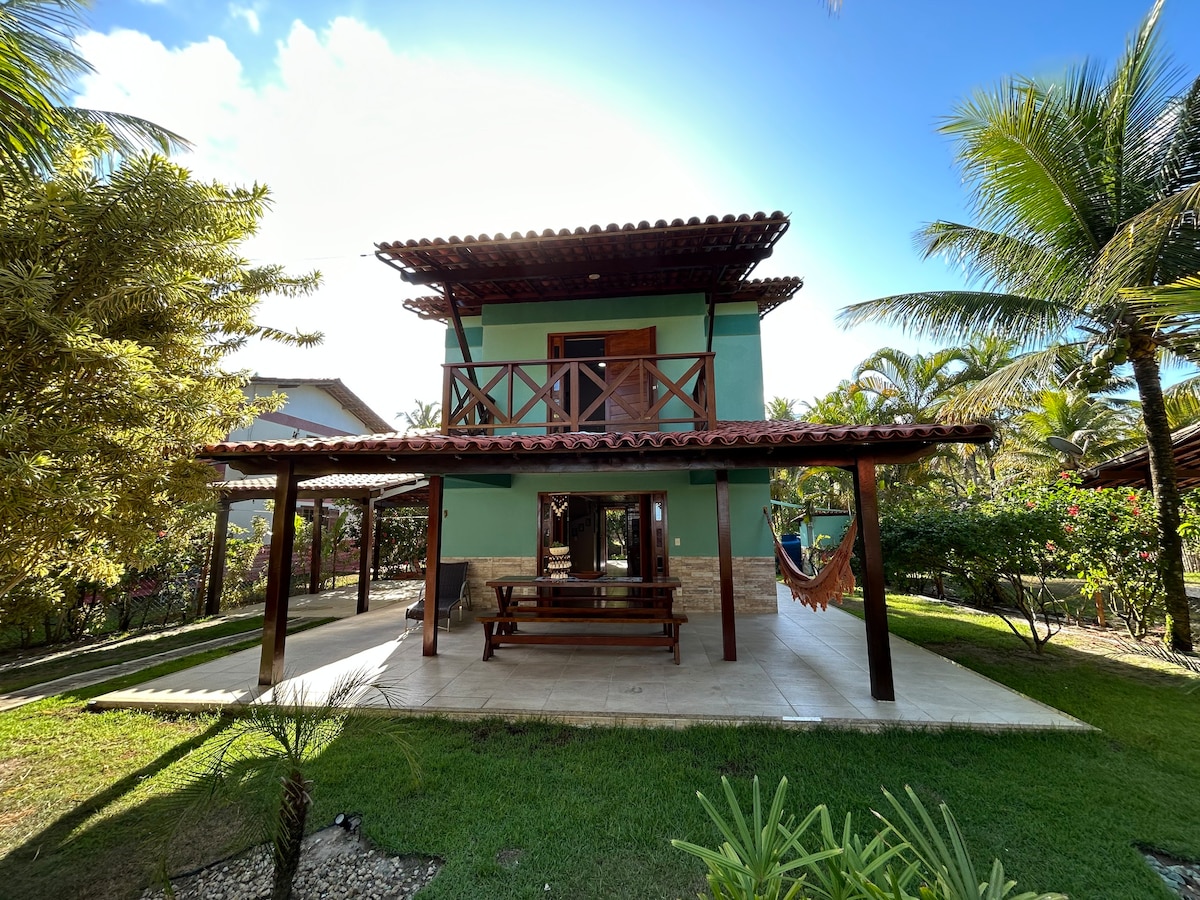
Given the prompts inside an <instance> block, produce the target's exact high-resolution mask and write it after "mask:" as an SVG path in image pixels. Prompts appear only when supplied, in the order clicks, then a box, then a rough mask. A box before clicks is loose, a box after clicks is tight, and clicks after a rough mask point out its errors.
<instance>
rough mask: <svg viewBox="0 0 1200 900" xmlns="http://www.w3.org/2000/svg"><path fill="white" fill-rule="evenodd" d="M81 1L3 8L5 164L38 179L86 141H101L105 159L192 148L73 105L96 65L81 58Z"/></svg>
mask: <svg viewBox="0 0 1200 900" xmlns="http://www.w3.org/2000/svg"><path fill="white" fill-rule="evenodd" d="M84 6H85V4H84V3H83V2H80V0H5V2H4V3H0V96H2V97H3V102H2V103H0V165H3V167H4V168H5V170H11V171H10V172H9V174H10V175H11V174H20V175H22V176H24V177H33V176H36V175H39V174H46V173H48V172H51V171H53V169H54V165H55V157H56V156H57V155H58V154H60V153H61V152H62V151H63V150H64V149H65V148H66V147H67V146H69V145H70V144H71V142H72V141H74V140H75V139H76V138H78V137H79V136H80V135H81V134H89V135H91V136H92V137H93V138H97V137H100V136H102V139H103V141H104V150H105V151H108V152H106V153H103V154H95V155H93V156H92V157H91V159H92V161H94V162H103V161H105V160H108V159H110V158H111V155H110V154H111V153H112V152H116V153H120V154H131V153H133V152H136V151H137V150H140V149H143V148H147V147H157V148H158V149H160V150H161V151H163V152H164V153H165V152H168V151H169V150H171V149H172V148H176V147H185V146H187V142H186V141H185V140H184V139H183V138H181V137H179V135H177V134H174V133H172V132H170V131H167V130H166V129H165V128H162V127H160V126H158V125H155V124H154V123H152V122H147V121H146V120H145V119H140V118H138V117H137V116H130V115H124V114H121V113H111V112H103V111H100V110H92V109H80V108H78V107H73V106H71V105H69V104H68V103H67V99H68V98H69V97H70V94H71V87H72V83H73V81H74V80H75V78H77V77H78V76H80V75H83V74H85V73H87V72H90V71H91V66H90V65H88V63H87V61H86V60H85V59H83V58H82V57H81V56H79V54H77V53H76V52H75V47H74V35H75V32H76V30H77V29H78V27H79V24H80V15H81V13H82V11H83V9H84Z"/></svg>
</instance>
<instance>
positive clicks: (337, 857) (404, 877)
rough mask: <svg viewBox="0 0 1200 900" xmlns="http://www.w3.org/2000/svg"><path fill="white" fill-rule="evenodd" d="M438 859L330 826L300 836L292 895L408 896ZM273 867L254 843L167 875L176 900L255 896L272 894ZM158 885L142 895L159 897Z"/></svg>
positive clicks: (147, 899)
mask: <svg viewBox="0 0 1200 900" xmlns="http://www.w3.org/2000/svg"><path fill="white" fill-rule="evenodd" d="M440 868H441V861H440V860H437V859H429V858H428V857H418V856H392V855H391V854H389V853H384V852H383V851H381V850H378V849H375V848H373V847H372V846H371V845H370V843H369V842H368V841H367V840H366V839H365V838H363V837H361V836H359V835H358V834H356V833H353V832H349V831H346V830H345V829H343V828H337V827H333V826H331V827H329V828H323V829H322V830H320V831H318V832H315V833H313V834H310V835H309V836H308V837H306V838H305V839H304V850H303V852H302V854H301V856H300V869H299V871H298V872H297V873H296V878H295V880H294V881H293V882H292V887H293V890H292V897H293V900H324V898H333V897H338V898H342V897H357V898H363V900H408V898H410V897H412V896H413V895H414V894H416V893H417V891H419V890H420V889H421V888H423V887H424V886H425V885H427V884H428V883H429V882H430V881H431V880H432V879H433V877H434V876H435V875H436V874H437V873H438V870H439V869H440ZM273 871H274V867H273V865H272V863H271V853H270V848H268V847H266V846H262V847H256V848H255V849H253V850H250V851H248V852H247V853H245V854H243V855H242V856H238V857H235V858H233V859H228V860H225V861H223V862H219V863H216V864H214V865H211V866H209V867H208V868H206V869H201V870H200V871H198V872H194V873H191V874H188V875H183V876H179V877H176V878H172V879H171V888H172V890H173V891H174V896H175V897H176V898H177V900H260V898H269V897H270V896H271V877H272V873H273ZM165 897H166V894H165V893H164V892H163V891H162V890H161V889H156V890H148V891H146V892H144V893H143V894H142V900H163V898H165Z"/></svg>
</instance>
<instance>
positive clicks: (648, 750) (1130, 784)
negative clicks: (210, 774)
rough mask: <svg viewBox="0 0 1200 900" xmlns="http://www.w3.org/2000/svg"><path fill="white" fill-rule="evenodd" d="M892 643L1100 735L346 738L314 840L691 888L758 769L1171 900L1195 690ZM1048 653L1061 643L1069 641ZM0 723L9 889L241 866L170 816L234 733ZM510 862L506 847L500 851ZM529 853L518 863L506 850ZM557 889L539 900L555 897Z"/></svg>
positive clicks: (958, 618)
mask: <svg viewBox="0 0 1200 900" xmlns="http://www.w3.org/2000/svg"><path fill="white" fill-rule="evenodd" d="M889 603H890V604H891V608H892V624H893V631H894V632H895V633H896V634H898V635H900V636H902V637H906V638H908V639H910V640H916V641H918V642H920V643H928V644H931V645H935V646H937V647H938V649H940V650H941V651H942V652H945V653H946V654H947V655H950V656H951V657H953V658H955V659H956V660H958V661H959V662H961V663H963V664H964V665H968V666H970V667H972V668H975V669H977V670H979V671H981V672H983V673H984V674H986V675H989V676H990V677H993V678H996V679H997V680H1000V681H1002V682H1004V683H1006V684H1009V685H1011V686H1013V687H1015V688H1016V689H1018V690H1021V691H1024V692H1026V693H1028V694H1030V695H1031V696H1033V697H1035V698H1037V699H1040V700H1042V701H1044V702H1047V703H1050V704H1052V705H1054V706H1057V707H1058V708H1060V709H1063V710H1065V711H1067V712H1069V713H1071V714H1072V715H1075V716H1077V717H1079V718H1082V719H1084V720H1086V721H1089V722H1091V723H1093V724H1095V725H1096V726H1098V727H1099V728H1100V729H1101V731H1098V732H1094V733H1090V734H1059V733H1047V732H1042V733H1005V734H985V733H979V732H969V731H957V730H955V731H941V732H934V731H917V732H910V731H898V730H886V731H883V732H880V733H875V734H862V733H852V732H838V731H832V730H828V729H817V730H814V731H805V732H796V731H786V730H782V729H777V728H770V727H744V728H727V727H710V726H700V727H694V728H690V729H687V730H684V731H668V730H660V731H653V730H641V729H623V728H614V729H607V728H596V729H577V728H571V727H567V726H561V725H556V724H552V723H538V722H533V723H518V724H509V723H504V722H501V721H484V722H472V723H459V722H452V721H448V720H444V719H427V718H413V719H409V720H406V721H405V723H404V731H405V734H406V736H407V739H408V740H409V741H410V742H411V743H412V744H413V746H414V747H415V749H416V751H417V753H418V756H419V759H420V763H421V766H422V770H423V775H422V780H421V781H420V782H419V783H417V784H414V783H412V782H411V781H410V779H409V778H408V777H407V770H406V767H405V766H404V765H403V764H402V763H401V761H400V760H399V759H398V757H397V753H396V751H395V749H394V748H390V747H389V746H388V743H387V742H380V741H378V740H377V739H375V740H372V739H368V738H360V737H352V736H346V737H343V738H342V739H341V740H339V741H338V742H337V743H336V744H334V745H333V746H332V747H331V748H329V749H328V750H327V751H326V753H325V754H324V755H323V756H322V757H321V758H320V759H319V760H318V761H317V763H316V766H315V768H314V770H313V777H314V779H315V788H314V800H315V809H314V811H313V815H312V817H311V821H312V822H313V823H314V825H319V824H322V823H324V822H328V821H330V820H331V819H332V818H333V816H334V815H335V814H336V813H337V812H340V811H343V810H352V811H356V812H361V813H363V815H364V826H363V827H364V830H365V832H366V833H367V835H368V836H369V837H370V838H371V839H372V840H374V841H376V842H377V843H379V844H380V845H382V846H383V847H384V848H386V849H388V850H391V851H394V852H404V853H419V854H427V855H430V856H436V857H440V858H442V859H443V860H444V861H445V866H444V868H443V870H442V871H441V873H440V874H439V875H438V877H437V878H436V879H435V880H434V882H433V883H432V884H431V885H430V886H429V887H428V888H427V889H426V890H425V891H424V892H423V893H422V894H421V897H422V900H444V898H459V897H489V898H508V897H513V898H516V897H530V896H560V897H562V896H566V897H572V898H576V897H578V898H592V897H620V898H626V897H664V898H679V897H692V896H695V894H696V892H697V891H699V890H701V889H702V888H703V881H702V876H703V864H702V863H700V862H699V861H698V860H696V859H694V858H692V857H690V856H688V855H686V854H684V853H682V852H680V851H677V850H674V849H672V848H671V847H670V845H669V843H668V841H669V840H670V839H671V838H682V839H685V840H691V841H694V842H697V843H707V844H714V843H715V842H716V839H717V836H716V831H715V829H714V828H713V826H712V825H711V823H709V822H708V820H707V818H706V817H705V816H704V813H703V811H702V810H701V808H700V805H699V803H698V802H697V801H696V798H695V791H697V790H700V791H703V792H704V793H705V794H707V795H708V796H710V797H711V796H717V795H719V792H720V786H719V784H720V777H721V776H722V775H728V776H730V778H731V779H733V781H734V783H735V784H736V785H737V786H738V788H739V790H740V791H741V793H742V794H743V796H746V795H748V789H749V782H750V779H751V777H752V776H753V775H755V774H757V775H759V776H760V777H761V778H762V780H763V782H764V783H765V784H766V785H768V786H770V787H771V788H773V786H774V784H775V783H776V782H777V780H778V779H779V777H780V776H782V775H787V776H788V778H789V781H790V782H791V784H792V790H791V791H790V792H789V804H790V805H791V806H792V807H793V808H794V809H795V811H797V812H802V811H807V809H808V808H809V807H811V806H812V805H815V804H817V803H827V804H829V806H830V807H831V809H832V811H833V813H834V815H835V816H841V815H843V814H844V813H845V812H847V811H853V813H854V815H855V819H856V821H857V822H858V823H859V825H860V827H861V828H862V829H864V830H866V829H869V828H871V819H870V814H869V810H870V809H871V808H879V807H880V806H881V805H882V795H881V794H880V787H888V788H890V789H892V790H893V791H898V790H900V789H902V788H903V786H904V785H905V784H911V785H912V786H913V787H914V788H915V789H916V790H917V791H918V793H919V794H920V795H921V796H922V797H923V798H924V799H926V800H930V801H934V802H936V801H940V800H944V801H946V802H947V803H948V804H949V805H950V808H951V809H952V810H953V811H954V813H955V815H956V816H957V817H958V819H959V821H960V823H961V824H962V826H963V828H964V831H965V833H966V835H967V839H968V841H969V842H970V845H971V847H972V849H973V851H974V852H975V854H976V857H977V860H979V861H990V859H991V858H992V857H993V856H999V857H1000V858H1001V859H1002V860H1003V861H1004V865H1005V869H1006V871H1007V872H1008V873H1009V874H1010V876H1011V877H1012V878H1015V879H1017V880H1018V882H1019V886H1020V887H1021V888H1022V889H1027V890H1033V889H1038V890H1051V889H1056V890H1062V891H1066V892H1067V893H1069V894H1070V895H1071V896H1072V897H1075V898H1128V897H1139V898H1154V897H1160V898H1168V897H1170V896H1171V895H1170V894H1169V893H1167V892H1166V890H1165V888H1163V886H1162V885H1161V884H1160V883H1159V881H1158V879H1157V876H1155V875H1153V874H1152V873H1151V872H1150V870H1149V868H1148V867H1147V866H1146V865H1145V864H1144V862H1143V861H1142V859H1141V857H1140V854H1139V853H1138V851H1137V847H1138V846H1142V845H1145V846H1151V847H1155V848H1158V849H1162V850H1165V851H1167V852H1169V853H1172V854H1174V855H1177V856H1182V857H1185V858H1193V859H1194V858H1198V857H1200V743H1198V742H1196V740H1195V735H1196V733H1197V730H1198V728H1200V706H1198V703H1200V696H1198V695H1197V693H1196V692H1195V691H1194V688H1195V686H1196V684H1197V683H1198V681H1197V679H1195V678H1191V677H1187V676H1182V675H1174V674H1169V673H1164V672H1162V671H1156V670H1154V669H1150V668H1145V667H1140V666H1134V665H1130V664H1125V663H1123V662H1121V660H1120V659H1118V658H1105V657H1098V656H1095V655H1092V654H1085V653H1082V652H1080V651H1079V650H1078V649H1075V648H1072V647H1070V646H1068V645H1067V644H1066V643H1065V642H1064V643H1062V644H1061V645H1056V644H1055V643H1052V644H1051V645H1050V646H1049V647H1048V648H1047V650H1046V652H1045V653H1044V654H1043V655H1041V656H1034V655H1033V654H1030V653H1028V652H1027V651H1025V650H1024V649H1023V648H1022V647H1021V646H1020V645H1019V644H1018V642H1017V640H1016V638H1014V637H1013V636H1012V635H1011V634H1008V633H1007V631H1006V629H1005V628H1004V625H1003V623H1000V622H999V621H998V620H994V619H993V618H989V617H983V616H979V615H974V614H971V613H964V612H962V611H959V610H957V609H955V608H953V607H948V606H937V605H931V604H926V603H922V602H920V601H917V600H912V599H906V598H891V599H890V600H889ZM1056 641H1057V639H1056ZM111 687H112V685H107V686H105V687H104V688H96V689H93V690H91V691H84V692H79V693H76V694H73V695H70V696H64V697H60V698H55V699H52V700H47V701H43V702H41V703H38V704H31V705H30V706H27V707H24V708H22V709H19V710H15V711H13V712H10V713H5V714H3V715H0V854H3V856H2V857H0V897H6V898H7V897H12V898H17V897H22V898H23V897H33V896H88V897H94V898H118V897H135V896H137V894H138V893H139V891H140V889H141V888H142V887H143V886H145V885H146V884H147V883H149V882H150V881H151V879H152V878H153V875H154V871H155V868H156V866H158V865H159V864H160V862H161V861H163V860H164V859H167V858H168V853H167V851H166V849H165V848H166V841H165V839H166V837H167V836H169V835H171V834H172V833H173V832H175V829H176V827H177V826H178V825H179V823H181V822H182V823H184V824H183V826H182V827H183V829H184V830H183V831H182V832H179V833H176V836H175V840H174V842H173V844H172V849H171V850H170V853H169V860H170V862H169V867H170V868H171V869H172V870H174V871H178V870H181V869H186V868H189V867H193V866H197V865H200V864H201V863H202V862H204V861H206V860H208V859H212V858H216V857H217V856H219V855H222V854H224V853H227V852H229V850H230V849H231V846H230V841H231V840H233V841H234V842H235V844H236V843H237V842H239V841H240V843H241V845H245V843H246V842H247V841H248V840H249V838H247V837H246V836H245V835H238V834H234V833H233V832H231V830H230V828H229V827H228V826H229V823H230V822H231V821H232V819H233V817H232V816H228V815H227V816H222V817H218V818H216V819H210V820H207V821H205V822H197V821H195V820H194V819H192V818H189V817H187V816H183V815H181V808H180V806H179V802H178V797H177V796H176V789H177V786H178V780H177V778H176V777H175V776H176V774H177V773H178V772H179V771H180V769H181V768H182V767H184V766H185V765H186V758H187V755H188V754H189V753H191V752H193V751H194V750H196V749H197V748H199V747H201V746H203V744H204V743H205V742H206V741H210V740H213V739H215V738H216V737H218V736H219V735H220V733H221V732H222V731H223V729H224V728H225V727H226V726H227V720H223V719H221V718H217V717H211V716H154V715H149V714H144V713H133V712H110V713H104V714H102V715H91V714H87V713H85V712H84V711H83V704H84V701H85V700H86V699H87V697H89V696H91V695H93V694H94V693H96V692H98V691H100V690H102V689H108V688H111ZM506 851H509V852H506ZM513 856H516V857H518V858H519V862H518V863H517V864H516V865H504V864H502V863H501V862H499V861H498V858H500V859H505V858H510V857H513ZM545 885H549V886H550V890H549V891H546V890H544V886H545Z"/></svg>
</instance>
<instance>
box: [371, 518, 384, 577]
mask: <svg viewBox="0 0 1200 900" xmlns="http://www.w3.org/2000/svg"><path fill="white" fill-rule="evenodd" d="M382 537H383V516H376V517H375V534H374V536H373V537H372V538H371V580H372V581H378V580H379V541H380V539H381V538H382Z"/></svg>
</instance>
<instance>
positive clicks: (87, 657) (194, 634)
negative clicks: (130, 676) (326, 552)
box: [0, 616, 263, 693]
mask: <svg viewBox="0 0 1200 900" xmlns="http://www.w3.org/2000/svg"><path fill="white" fill-rule="evenodd" d="M262 627H263V617H262V616H252V617H249V618H245V619H230V620H226V621H224V622H219V623H217V624H214V625H208V626H202V627H199V628H190V629H188V630H186V631H175V632H172V633H170V634H163V635H158V636H151V637H143V638H140V639H138V640H120V641H111V642H106V643H105V644H104V645H103V646H101V647H97V648H94V649H91V648H84V650H82V651H81V652H77V653H71V654H65V655H61V656H59V655H55V656H54V657H53V658H51V659H45V660H41V661H35V662H30V663H26V664H24V665H21V666H19V667H14V668H10V669H6V670H4V671H0V693H3V692H5V691H14V690H18V689H20V688H23V687H28V686H29V685H31V684H41V683H43V682H46V681H53V680H54V679H56V678H63V677H65V676H67V675H75V674H78V673H80V672H90V671H92V670H93V669H103V668H104V667H105V666H114V665H117V664H119V663H123V662H129V661H130V660H134V659H142V658H144V657H146V656H152V655H154V654H157V653H165V652H167V651H169V650H178V649H180V648H182V647H190V646H192V645H193V644H199V643H203V642H204V641H211V640H216V639H217V638H223V637H230V636H231V635H236V634H245V633H247V632H252V631H257V632H261V631H262Z"/></svg>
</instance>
